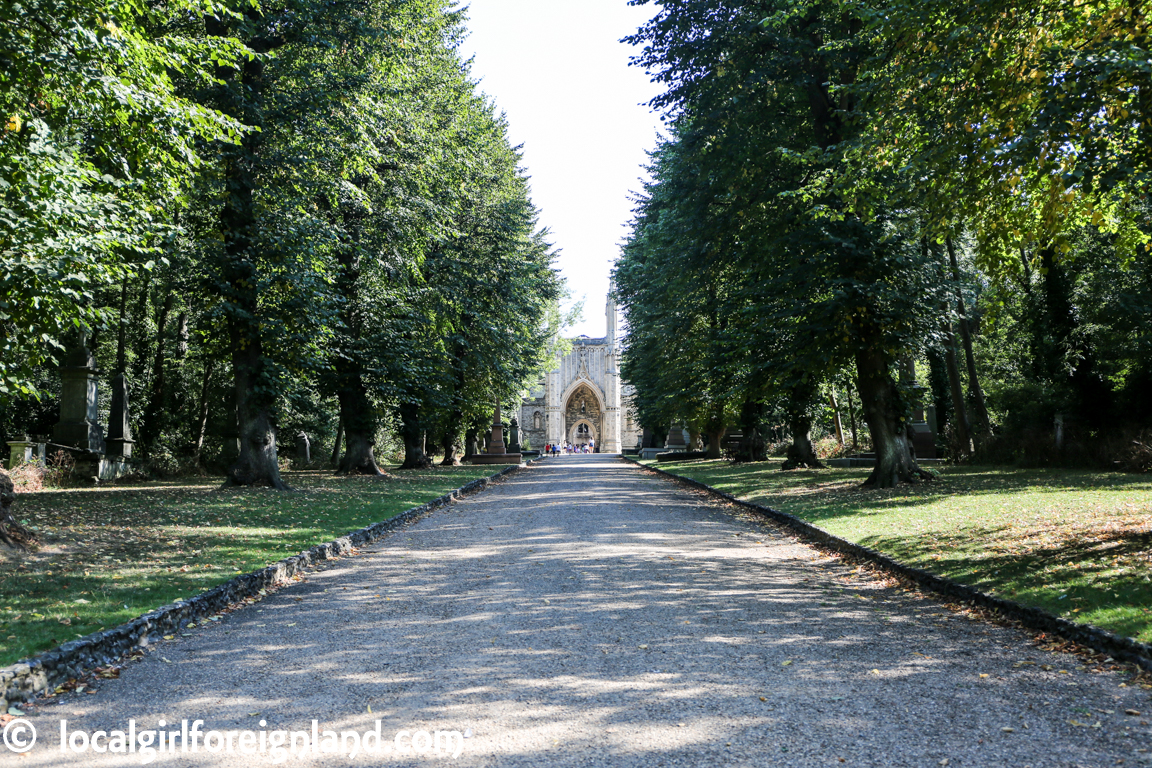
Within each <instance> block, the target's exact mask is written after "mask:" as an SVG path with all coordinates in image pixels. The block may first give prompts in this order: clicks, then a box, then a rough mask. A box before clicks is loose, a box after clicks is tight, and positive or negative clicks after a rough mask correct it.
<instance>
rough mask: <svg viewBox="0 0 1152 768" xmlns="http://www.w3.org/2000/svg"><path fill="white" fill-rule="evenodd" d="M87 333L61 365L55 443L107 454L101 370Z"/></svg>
mask: <svg viewBox="0 0 1152 768" xmlns="http://www.w3.org/2000/svg"><path fill="white" fill-rule="evenodd" d="M87 336H88V334H87V333H85V332H81V334H80V343H79V344H77V345H76V346H75V347H73V348H72V349H70V350H68V352H67V353H66V354H65V355H64V364H63V365H62V366H60V382H61V387H60V422H59V423H58V424H57V425H56V426H55V427H54V428H53V430H52V442H54V443H59V444H60V445H65V446H68V447H70V448H75V449H77V450H78V451H80V452H81V453H90V454H103V453H104V430H103V429H102V428H101V427H100V413H99V411H98V408H99V405H100V391H99V380H98V378H97V376H98V374H99V371H97V370H96V357H95V356H94V355H93V354H92V352H91V351H90V350H89V349H88V339H87Z"/></svg>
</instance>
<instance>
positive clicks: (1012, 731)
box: [1000, 728, 1016, 733]
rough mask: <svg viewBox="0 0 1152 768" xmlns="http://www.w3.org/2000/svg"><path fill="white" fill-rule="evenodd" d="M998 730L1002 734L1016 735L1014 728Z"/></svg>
mask: <svg viewBox="0 0 1152 768" xmlns="http://www.w3.org/2000/svg"><path fill="white" fill-rule="evenodd" d="M1000 730H1001V731H1003V732H1004V733H1016V729H1015V728H1001V729H1000Z"/></svg>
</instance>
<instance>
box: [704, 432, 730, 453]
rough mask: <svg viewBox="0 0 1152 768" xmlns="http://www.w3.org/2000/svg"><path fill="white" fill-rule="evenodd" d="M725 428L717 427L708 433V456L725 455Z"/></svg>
mask: <svg viewBox="0 0 1152 768" xmlns="http://www.w3.org/2000/svg"><path fill="white" fill-rule="evenodd" d="M725 431H726V430H725V429H723V428H721V429H715V430H712V431H711V432H709V433H708V458H710V459H721V458H723V457H724V433H725Z"/></svg>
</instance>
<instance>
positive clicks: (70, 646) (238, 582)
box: [0, 462, 531, 714]
mask: <svg viewBox="0 0 1152 768" xmlns="http://www.w3.org/2000/svg"><path fill="white" fill-rule="evenodd" d="M529 463H531V462H529ZM521 466H526V465H513V466H509V467H506V468H505V469H502V470H501V471H499V472H497V473H496V474H494V475H490V476H489V477H482V478H480V479H478V480H473V481H472V482H470V483H468V484H466V485H463V486H461V487H460V488H457V489H456V490H454V491H451V492H449V493H446V494H444V495H443V496H440V497H438V498H435V499H433V500H432V501H429V502H427V503H425V504H421V505H420V506H418V507H413V508H412V509H409V510H406V511H404V512H401V513H400V514H398V515H396V516H395V517H393V518H390V519H388V520H385V521H383V522H380V523H374V524H372V525H369V526H367V527H365V528H361V529H360V530H358V531H353V532H352V533H349V534H347V535H345V536H341V537H340V538H338V539H336V540H335V541H329V542H327V543H326V544H317V545H316V546H314V547H312V548H311V549H309V550H307V551H306V552H301V553H300V554H298V555H293V556H291V557H286V558H284V559H283V560H280V561H278V562H275V563H273V564H272V565H269V566H267V567H265V568H261V569H260V570H258V571H254V572H252V573H246V574H243V575H241V576H237V577H235V578H232V579H229V580H228V581H226V582H224V583H223V584H220V585H217V586H215V587H213V588H212V589H209V590H207V591H206V592H201V593H200V594H198V595H194V596H193V597H190V598H189V599H187V600H181V601H179V602H176V603H172V604H170V605H164V606H161V607H159V608H157V609H156V610H154V611H149V612H148V613H145V614H143V615H141V616H139V617H137V618H135V619H133V620H132V621H129V622H127V623H125V624H121V625H120V626H118V627H113V628H112V629H108V630H105V631H103V632H94V633H92V634H90V635H87V636H85V637H82V638H79V639H77V640H71V641H69V642H67V643H62V644H61V645H60V646H58V647H56V648H54V649H52V650H51V651H46V652H44V653H41V654H37V655H36V656H33V657H32V658H29V659H25V660H23V661H20V662H17V663H16V664H13V665H11V666H8V667H4V668H0V714H3V713H5V712H7V711H8V707H9V705H11V704H14V703H16V702H20V701H28V700H30V699H32V698H34V697H36V696H38V695H39V694H41V693H44V692H46V691H50V690H52V689H53V688H55V687H56V686H58V685H60V684H61V683H63V682H66V681H68V680H71V679H73V678H77V677H80V676H81V675H83V674H84V673H85V672H88V671H89V670H91V669H94V668H96V667H102V666H106V665H108V664H111V663H113V662H115V661H116V660H117V659H120V658H121V657H123V656H124V655H125V654H126V653H128V652H130V651H132V650H134V649H136V648H143V647H147V646H148V645H150V644H151V643H154V642H156V641H158V640H160V639H161V638H162V637H163V636H164V635H171V634H176V633H177V632H179V631H180V630H182V629H184V628H185V627H187V625H188V624H189V623H191V622H193V621H198V620H200V619H202V618H205V617H207V616H211V615H213V614H216V613H219V612H220V611H222V610H223V609H225V608H227V607H228V606H230V605H233V604H235V603H238V602H240V601H241V600H243V599H245V598H248V597H252V596H254V595H258V594H259V593H260V590H262V589H267V588H268V587H270V586H274V585H276V584H280V583H283V582H285V581H287V580H288V579H290V578H292V577H293V576H296V575H297V574H299V573H302V572H304V571H305V570H307V569H308V568H310V567H312V566H315V565H317V564H319V563H322V562H324V561H325V560H330V559H332V558H335V557H341V556H344V555H347V554H349V553H350V552H352V550H353V549H356V548H359V547H364V546H367V545H368V544H372V543H374V542H376V541H378V540H380V539H382V538H383V537H384V536H385V535H386V534H388V533H390V532H391V531H393V530H395V529H396V528H398V527H400V526H401V525H403V524H405V523H409V522H412V521H414V520H418V519H419V518H421V517H423V516H424V515H426V514H427V513H429V512H431V511H432V510H434V509H437V508H438V507H442V506H444V505H445V504H448V503H449V502H451V501H453V500H454V499H457V498H460V497H461V496H465V495H467V494H470V493H473V492H476V491H479V490H482V489H484V488H485V487H487V486H488V484H489V483H491V482H492V481H494V480H496V479H498V478H501V477H504V476H506V475H509V474H511V473H513V472H515V471H517V470H519V469H520V468H521Z"/></svg>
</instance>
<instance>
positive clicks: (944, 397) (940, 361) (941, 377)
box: [926, 346, 952, 434]
mask: <svg viewBox="0 0 1152 768" xmlns="http://www.w3.org/2000/svg"><path fill="white" fill-rule="evenodd" d="M926 355H927V357H928V371H929V383H930V384H931V386H932V404H933V405H935V406H936V432H937V434H943V433H944V428H945V427H946V426H947V425H948V424H951V423H952V397H951V388H950V386H949V379H948V363H946V362H945V360H944V351H943V350H942V349H940V347H939V346H932V347H929V348H928V351H927V353H926Z"/></svg>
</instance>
